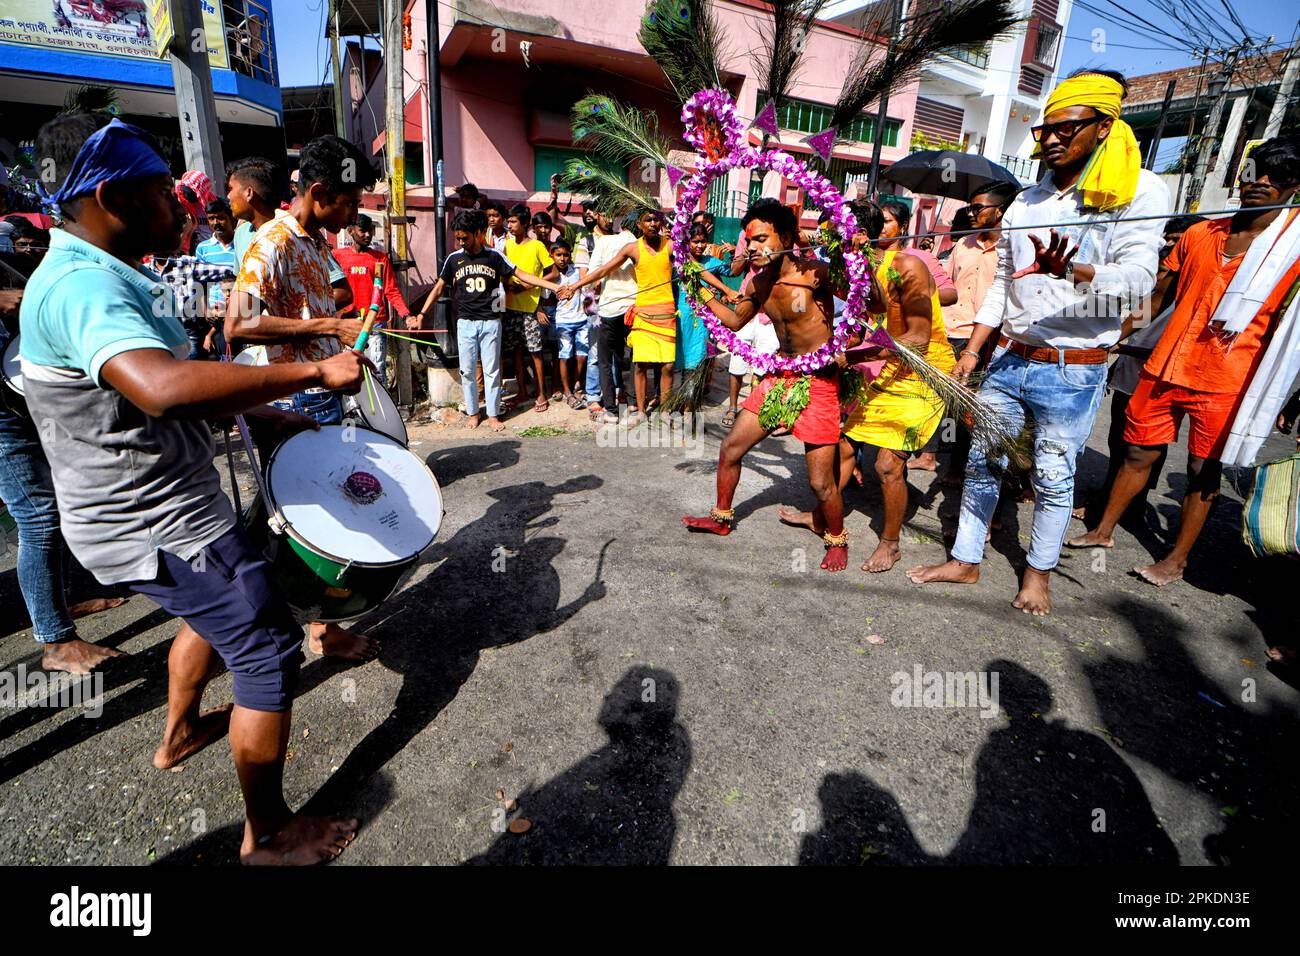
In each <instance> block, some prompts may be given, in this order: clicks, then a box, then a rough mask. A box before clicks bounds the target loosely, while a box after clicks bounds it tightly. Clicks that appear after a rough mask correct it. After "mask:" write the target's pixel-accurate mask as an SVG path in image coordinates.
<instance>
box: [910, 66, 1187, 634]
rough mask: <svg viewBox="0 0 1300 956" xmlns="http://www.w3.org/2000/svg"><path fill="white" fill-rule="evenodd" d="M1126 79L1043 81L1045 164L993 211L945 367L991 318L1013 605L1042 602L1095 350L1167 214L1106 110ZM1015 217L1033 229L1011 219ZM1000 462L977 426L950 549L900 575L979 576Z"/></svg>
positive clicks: (1122, 307) (1088, 426)
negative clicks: (992, 243)
mask: <svg viewBox="0 0 1300 956" xmlns="http://www.w3.org/2000/svg"><path fill="white" fill-rule="evenodd" d="M1125 89H1126V87H1125V84H1124V78H1123V77H1122V76H1121V75H1120V74H1118V73H1111V72H1109V71H1106V72H1099V71H1083V72H1080V73H1077V74H1075V75H1073V76H1071V77H1070V78H1069V79H1066V80H1064V81H1063V82H1062V83H1061V84H1060V85H1059V86H1058V87H1057V88H1056V89H1055V90H1054V91H1053V92H1052V95H1051V97H1050V98H1049V99H1048V102H1047V107H1046V109H1045V110H1044V122H1043V125H1041V126H1036V127H1034V129H1033V133H1034V138H1035V140H1036V141H1037V142H1038V144H1039V149H1040V150H1041V156H1042V159H1043V162H1044V164H1045V165H1046V166H1047V168H1048V170H1049V172H1048V174H1047V176H1045V177H1044V178H1043V180H1042V181H1041V182H1040V183H1038V184H1037V185H1035V186H1031V187H1029V188H1028V189H1026V190H1025V191H1024V192H1022V193H1021V194H1020V195H1019V196H1018V197H1017V198H1016V201H1015V202H1014V203H1012V205H1011V208H1010V209H1008V210H1007V213H1006V215H1005V216H1004V217H1003V220H1002V225H1003V232H1002V238H1001V239H1000V240H999V241H998V272H997V277H996V278H995V279H994V281H993V285H992V286H991V287H990V288H989V291H988V294H987V295H986V296H985V299H984V304H983V305H982V306H981V307H980V311H979V313H978V314H977V315H976V317H975V329H974V331H973V332H972V334H971V338H970V341H969V342H968V343H967V345H966V347H965V348H964V349H963V350H962V353H961V355H960V356H959V357H958V359H959V360H958V362H957V366H956V368H955V369H954V370H953V374H954V375H955V376H956V377H957V378H960V379H964V378H966V377H968V376H969V375H970V374H971V372H973V371H974V370H975V367H976V365H977V364H978V362H979V355H980V348H981V347H982V346H983V345H984V343H985V342H986V341H987V340H988V338H989V336H991V335H993V334H994V333H995V332H996V331H997V330H998V329H999V328H1001V337H1000V338H999V340H998V348H997V351H996V352H995V353H994V355H993V359H992V361H991V362H990V363H989V369H988V373H987V375H986V376H985V378H984V382H983V385H982V386H981V388H980V397H981V398H982V399H983V400H984V401H985V403H986V404H988V405H989V406H991V407H992V408H993V409H994V410H995V411H996V412H998V413H999V414H1001V415H1002V416H1003V417H1004V418H1005V419H1006V420H1007V422H1008V423H1009V424H1010V425H1011V426H1012V430H1013V432H1014V431H1015V430H1016V426H1021V425H1023V424H1024V423H1025V422H1030V423H1032V427H1033V441H1034V447H1033V450H1032V454H1033V469H1032V480H1033V487H1034V499H1035V501H1034V524H1033V535H1032V540H1031V543H1030V547H1029V554H1028V558H1027V565H1026V567H1025V571H1024V575H1023V577H1022V579H1021V586H1020V591H1019V593H1017V595H1016V597H1015V600H1014V601H1013V602H1012V604H1013V605H1014V606H1015V607H1018V608H1020V609H1021V610H1022V611H1024V612H1025V613H1026V614H1033V615H1035V616H1042V615H1045V614H1048V613H1050V611H1051V609H1052V601H1051V596H1050V594H1049V590H1048V581H1049V578H1050V575H1051V572H1052V569H1053V568H1054V567H1056V563H1057V560H1058V558H1059V557H1060V552H1061V542H1062V540H1063V539H1064V537H1065V531H1066V527H1067V526H1068V524H1069V521H1070V512H1071V509H1072V507H1073V503H1074V471H1075V461H1076V458H1077V456H1078V453H1079V450H1080V449H1081V448H1082V447H1083V444H1084V442H1086V441H1087V440H1088V435H1089V433H1091V431H1092V424H1093V420H1094V419H1095V418H1096V415H1097V408H1098V406H1099V405H1100V404H1101V398H1102V394H1103V392H1104V390H1105V385H1106V360H1107V355H1108V351H1107V350H1108V349H1109V348H1110V347H1111V346H1112V345H1114V344H1115V343H1116V342H1117V341H1118V340H1119V336H1120V329H1121V326H1122V324H1123V320H1124V317H1125V316H1126V315H1127V314H1128V311H1129V310H1130V309H1131V308H1132V307H1133V306H1134V305H1135V304H1136V303H1137V302H1139V301H1141V299H1142V298H1143V297H1144V296H1145V295H1146V294H1147V293H1148V292H1150V291H1151V289H1152V287H1153V286H1154V284H1155V277H1156V270H1157V267H1158V259H1159V253H1160V246H1161V242H1162V234H1163V229H1164V223H1165V220H1164V218H1163V217H1165V216H1168V215H1169V214H1170V205H1171V204H1170V199H1169V190H1168V188H1167V187H1166V186H1165V185H1164V183H1163V182H1162V181H1161V180H1160V178H1159V177H1158V176H1156V175H1155V174H1154V173H1151V172H1148V171H1147V170H1145V169H1142V168H1141V152H1140V150H1139V149H1138V146H1137V142H1136V140H1135V139H1134V136H1133V131H1132V130H1131V129H1130V128H1129V127H1128V125H1127V124H1126V123H1124V122H1123V121H1122V120H1120V119H1119V111H1120V103H1121V101H1122V100H1123V97H1124V92H1125ZM1141 217H1154V218H1141ZM1115 219H1125V220H1126V221H1121V222H1115V221H1113V220H1115ZM1081 221H1082V222H1083V223H1084V224H1082V225H1072V224H1073V223H1080V222H1081ZM1022 224H1026V225H1027V224H1033V225H1035V226H1038V227H1039V228H1036V229H1031V230H1024V229H1021V230H1017V229H1016V227H1017V226H1019V225H1022ZM990 460H991V461H990ZM990 463H992V465H993V469H992V470H991V469H990ZM1005 466H1006V456H1005V455H1004V454H1000V453H999V450H997V449H990V448H989V447H988V444H987V442H985V441H983V440H981V436H980V435H978V434H977V435H976V436H975V437H974V442H973V446H972V448H971V454H970V460H969V462H968V464H967V468H966V484H965V488H964V490H963V492H962V503H961V520H960V523H959V525H958V529H957V541H956V543H955V544H954V545H953V549H952V557H951V559H950V560H949V561H947V562H945V563H944V564H939V565H932V566H922V567H916V568H913V569H912V570H911V571H909V572H908V577H909V578H911V579H912V580H913V581H915V582H916V583H918V584H926V583H930V582H934V581H943V582H949V583H955V584H973V583H975V582H976V581H978V580H979V566H980V562H981V561H982V560H983V557H984V543H985V538H986V536H987V534H988V527H989V522H990V521H991V520H992V517H993V512H994V510H995V509H996V508H997V502H998V492H999V484H1000V482H999V479H998V477H996V476H995V474H994V472H995V471H1001V469H1002V468H1005Z"/></svg>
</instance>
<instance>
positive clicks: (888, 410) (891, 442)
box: [844, 360, 944, 451]
mask: <svg viewBox="0 0 1300 956" xmlns="http://www.w3.org/2000/svg"><path fill="white" fill-rule="evenodd" d="M943 407H944V405H943V399H941V398H940V397H939V396H938V395H937V394H935V392H934V390H933V389H932V388H930V386H928V385H926V384H925V382H923V381H921V379H919V378H917V376H916V375H915V374H913V373H912V372H911V371H910V370H908V369H907V367H906V366H904V365H902V363H900V362H898V361H897V360H894V361H892V362H889V363H888V364H887V365H886V366H885V367H884V369H882V370H881V373H880V375H879V377H878V378H876V379H875V380H874V381H871V382H868V383H867V384H866V385H864V386H863V388H862V391H861V393H860V394H859V395H858V400H857V406H856V407H855V408H854V409H853V412H852V414H850V415H849V419H848V421H847V422H845V423H844V437H845V438H848V439H849V440H850V441H855V442H862V443H863V444H866V445H875V446H876V447H877V448H890V449H893V450H894V451H920V450H921V449H922V448H924V447H925V444H926V442H928V441H929V440H930V438H931V437H932V436H933V435H934V433H935V430H936V429H938V427H939V422H941V421H942V420H943Z"/></svg>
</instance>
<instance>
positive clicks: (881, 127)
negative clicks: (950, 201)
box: [867, 0, 904, 199]
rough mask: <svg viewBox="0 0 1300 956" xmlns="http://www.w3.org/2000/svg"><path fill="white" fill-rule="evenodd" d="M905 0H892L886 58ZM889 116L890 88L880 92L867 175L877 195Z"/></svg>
mask: <svg viewBox="0 0 1300 956" xmlns="http://www.w3.org/2000/svg"><path fill="white" fill-rule="evenodd" d="M903 3H904V0H890V4H889V36H888V38H887V41H886V43H885V59H886V60H888V59H889V58H890V57H892V56H893V55H894V36H895V34H897V33H898V28H899V27H900V26H901V25H902V22H903ZM888 118H889V90H888V89H886V90H885V91H884V92H882V93H881V94H880V106H879V107H878V108H877V110H876V128H875V130H874V131H873V133H872V136H871V173H870V174H869V175H868V177H867V195H868V196H870V197H871V198H872V199H874V198H875V196H876V183H877V181H878V180H879V179H880V150H881V147H882V146H884V140H885V122H886V121H887V120H888Z"/></svg>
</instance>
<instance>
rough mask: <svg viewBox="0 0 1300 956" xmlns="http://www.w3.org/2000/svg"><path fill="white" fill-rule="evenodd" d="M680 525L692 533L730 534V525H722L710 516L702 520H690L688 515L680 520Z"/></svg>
mask: <svg viewBox="0 0 1300 956" xmlns="http://www.w3.org/2000/svg"><path fill="white" fill-rule="evenodd" d="M682 524H684V525H686V527H687V528H689V529H690V530H692V531H699V532H703V533H705V534H720V535H724V536H725V535H729V534H731V525H729V524H723V523H722V522H721V521H717V520H715V519H714V518H713V517H712V516H711V515H705V516H704V517H702V518H692V517H691V516H690V515H687V516H686V517H684V518H682Z"/></svg>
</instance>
